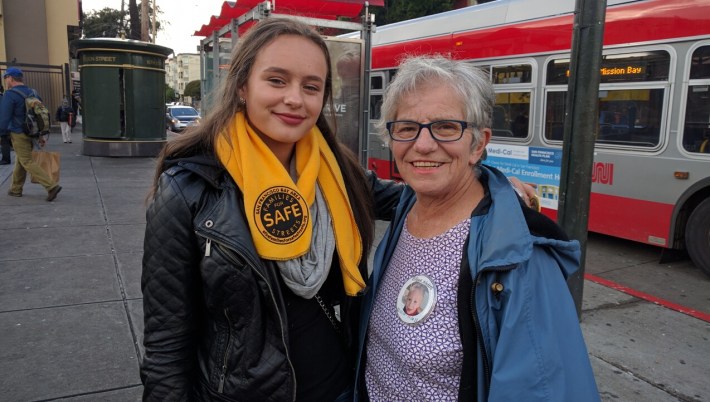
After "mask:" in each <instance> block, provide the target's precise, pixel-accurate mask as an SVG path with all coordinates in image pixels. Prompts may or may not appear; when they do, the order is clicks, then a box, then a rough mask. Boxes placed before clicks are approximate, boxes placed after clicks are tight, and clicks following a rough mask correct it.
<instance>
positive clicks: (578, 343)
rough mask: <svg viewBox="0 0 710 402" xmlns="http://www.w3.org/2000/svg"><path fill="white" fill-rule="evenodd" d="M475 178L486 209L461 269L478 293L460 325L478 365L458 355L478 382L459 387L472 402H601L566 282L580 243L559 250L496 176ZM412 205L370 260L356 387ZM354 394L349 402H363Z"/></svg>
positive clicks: (549, 226)
mask: <svg viewBox="0 0 710 402" xmlns="http://www.w3.org/2000/svg"><path fill="white" fill-rule="evenodd" d="M481 170H482V175H481V182H482V183H483V184H484V186H487V189H488V191H489V194H490V197H491V198H490V203H489V204H488V205H487V207H486V208H484V209H483V211H481V210H480V209H477V211H476V212H477V213H476V214H474V215H473V216H472V217H471V227H470V234H469V239H468V242H467V247H468V248H467V249H466V250H465V251H466V257H467V258H464V261H462V264H464V265H463V266H462V268H463V269H465V270H463V271H462V272H469V271H470V273H471V279H472V283H473V284H475V285H474V286H473V288H472V292H471V299H472V300H473V308H472V309H471V310H473V311H472V313H473V315H474V317H467V316H464V315H462V314H461V312H462V310H463V309H462V307H461V306H462V303H461V301H460V300H459V320H467V321H468V322H469V323H470V325H473V326H474V327H475V331H472V332H471V333H472V334H478V335H471V338H470V339H466V338H465V339H464V342H465V343H467V344H470V343H469V342H473V344H474V345H477V347H474V348H470V350H472V351H474V352H473V353H475V354H476V355H477V356H476V357H475V363H474V360H472V359H474V357H473V356H467V355H466V352H465V350H466V348H464V363H465V362H466V360H467V357H468V359H469V361H470V362H471V365H474V364H475V372H476V376H475V377H476V378H475V379H470V378H462V383H465V382H467V383H468V384H470V385H472V386H474V387H475V388H474V389H475V391H472V392H471V394H472V395H476V400H478V401H572V400H574V401H599V393H598V391H597V387H596V382H595V380H594V374H593V372H592V368H591V365H590V363H589V357H588V355H587V348H586V346H585V343H584V339H583V337H582V331H581V329H580V326H579V321H578V318H577V313H576V309H575V306H574V302H573V300H572V296H571V295H570V292H569V289H568V287H567V284H566V282H565V279H566V278H567V277H569V275H571V274H572V273H574V272H575V271H577V269H578V268H579V258H580V247H579V243H578V242H577V241H576V240H573V241H567V240H560V239H564V238H566V236H565V235H564V234H563V233H562V231H561V229H560V228H559V227H558V226H557V225H555V224H554V222H552V221H551V220H549V219H547V218H545V217H544V216H542V215H540V214H538V213H536V212H534V211H532V210H523V208H521V207H520V202H519V199H518V198H517V196H516V195H515V192H514V190H513V188H512V187H511V186H510V184H509V183H508V180H507V179H506V178H505V176H504V175H503V174H502V173H500V172H499V171H497V170H495V169H493V168H489V167H486V166H483V167H482V168H481ZM415 198H416V197H415V194H414V192H413V191H412V189H411V188H409V187H407V188H406V189H405V191H404V192H403V194H402V197H401V199H400V203H399V206H398V209H397V212H396V215H395V219H394V220H393V221H392V223H391V224H390V227H389V228H388V229H387V232H386V233H385V235H384V237H383V240H382V242H381V243H380V245H379V246H378V248H377V251H376V253H375V257H374V269H373V273H372V275H371V276H370V284H369V285H370V286H371V288H370V291H369V292H368V293H367V294H366V295H365V299H364V300H363V305H362V314H361V323H360V324H361V325H360V334H359V350H358V364H357V367H358V372H357V376H356V378H357V379H356V384H362V381H363V380H362V378H363V377H364V366H365V363H364V360H365V359H364V358H363V357H364V345H365V343H366V335H367V328H368V325H369V319H370V314H371V312H372V309H373V305H374V300H375V296H376V295H377V289H378V288H379V286H380V280H381V279H382V277H383V274H384V271H385V270H386V268H387V266H388V265H389V261H390V258H391V257H392V254H393V252H394V249H395V246H396V245H397V242H398V240H399V236H400V234H401V231H402V226H403V223H404V219H405V217H406V215H407V212H408V211H409V210H410V209H411V207H412V205H413V204H414V201H415ZM531 231H532V232H531ZM543 233H544V234H545V236H541V235H539V234H543ZM549 234H554V235H557V236H548V235H549ZM554 237H557V239H556V238H554ZM466 265H467V266H466ZM466 279H468V278H466ZM495 282H497V283H500V284H502V285H503V290H502V291H500V292H495V291H494V290H493V289H492V287H491V285H492V284H493V283H495ZM464 304H465V303H464ZM462 323H463V321H462ZM463 325H467V324H465V323H463ZM464 333H465V332H464ZM464 336H465V335H464ZM481 346H482V347H481ZM471 354H472V353H471ZM357 388H358V387H357V386H356V397H355V400H359V399H364V396H362V398H361V397H360V396H359V395H357V392H358V391H361V390H362V388H360V390H358V389H357ZM459 392H460V395H461V390H459Z"/></svg>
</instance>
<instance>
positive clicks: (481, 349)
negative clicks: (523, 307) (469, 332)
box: [471, 264, 516, 397]
mask: <svg viewBox="0 0 710 402" xmlns="http://www.w3.org/2000/svg"><path fill="white" fill-rule="evenodd" d="M515 267H516V265H515V264H514V265H510V266H507V267H506V268H504V269H495V268H491V269H487V270H486V269H484V270H482V271H479V272H478V273H477V274H476V277H475V278H473V290H472V291H471V314H472V315H473V326H474V327H475V328H476V337H477V338H478V349H479V352H480V353H481V359H482V360H483V375H484V378H485V380H486V384H485V387H486V397H487V396H488V394H490V391H491V367H490V364H489V363H488V354H487V353H486V344H485V343H484V341H483V330H482V329H481V322H480V320H479V319H478V310H477V309H476V288H477V287H478V281H479V279H480V278H481V274H483V273H484V272H488V271H497V272H506V271H511V270H513V269H514V268H515Z"/></svg>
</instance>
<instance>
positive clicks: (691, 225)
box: [685, 198, 710, 275]
mask: <svg viewBox="0 0 710 402" xmlns="http://www.w3.org/2000/svg"><path fill="white" fill-rule="evenodd" d="M685 247H686V248H687V249H688V254H689V255H690V259H691V260H693V263H695V265H696V266H697V267H698V268H700V269H702V270H703V271H704V272H705V273H706V274H708V275H710V198H708V199H707V200H705V201H703V202H701V203H700V204H699V205H698V206H697V207H696V208H695V210H693V213H691V214H690V218H688V225H687V226H686V227H685Z"/></svg>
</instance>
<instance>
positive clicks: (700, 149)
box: [683, 46, 710, 154]
mask: <svg viewBox="0 0 710 402" xmlns="http://www.w3.org/2000/svg"><path fill="white" fill-rule="evenodd" d="M683 148H685V150H686V151H688V152H696V153H706V154H710V46H703V47H699V48H697V49H696V50H695V51H694V52H693V56H692V60H691V65H690V83H689V85H688V97H687V106H686V109H685V123H684V127H683Z"/></svg>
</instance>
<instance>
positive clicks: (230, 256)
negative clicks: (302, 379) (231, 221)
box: [198, 233, 296, 402]
mask: <svg viewBox="0 0 710 402" xmlns="http://www.w3.org/2000/svg"><path fill="white" fill-rule="evenodd" d="M198 235H199V236H202V237H204V238H205V241H206V244H205V257H210V256H211V254H212V241H213V239H211V238H209V237H207V236H206V235H204V234H200V233H198ZM214 242H215V245H216V246H217V247H219V248H220V249H221V250H222V251H224V253H225V255H226V257H227V259H229V260H230V261H231V262H232V263H234V264H235V265H236V264H237V259H236V258H235V256H234V254H235V253H236V254H237V255H239V256H241V257H243V258H244V259H245V260H246V261H247V262H248V263H249V264H248V265H249V268H250V269H251V270H252V271H254V272H255V273H256V274H257V275H258V276H259V278H261V279H262V280H263V281H264V283H266V286H267V287H268V289H269V295H270V296H271V301H272V302H273V303H274V309H275V310H276V314H277V315H278V317H279V325H280V326H281V342H282V343H283V345H284V350H285V351H286V361H287V362H288V365H289V367H290V368H291V378H292V379H293V397H292V400H293V401H294V402H295V401H296V370H295V369H294V368H293V363H292V362H291V356H290V355H289V352H288V342H286V333H285V331H284V324H283V323H284V321H283V317H281V311H280V310H279V305H278V303H277V302H276V298H275V297H274V291H273V289H272V287H271V283H269V281H268V280H267V279H266V277H265V276H264V275H262V274H261V272H259V271H258V270H257V269H256V268H255V267H256V266H257V265H258V264H257V263H256V262H255V261H253V260H252V259H251V258H249V256H248V255H247V253H240V252H238V251H237V250H232V249H231V248H230V247H229V246H227V245H226V244H224V243H221V242H219V241H217V240H214ZM230 331H231V329H230Z"/></svg>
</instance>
